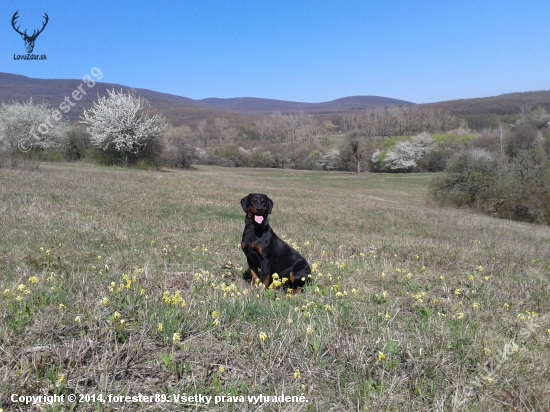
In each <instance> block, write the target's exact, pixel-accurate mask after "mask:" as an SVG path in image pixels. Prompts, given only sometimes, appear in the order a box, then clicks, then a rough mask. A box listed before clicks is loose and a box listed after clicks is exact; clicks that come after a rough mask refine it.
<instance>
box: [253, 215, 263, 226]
mask: <svg viewBox="0 0 550 412" xmlns="http://www.w3.org/2000/svg"><path fill="white" fill-rule="evenodd" d="M263 221H264V217H263V216H254V222H256V223H257V224H259V225H261V224H262V222H263Z"/></svg>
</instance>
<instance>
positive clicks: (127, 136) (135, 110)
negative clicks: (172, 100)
mask: <svg viewBox="0 0 550 412" xmlns="http://www.w3.org/2000/svg"><path fill="white" fill-rule="evenodd" d="M107 93H108V96H103V97H99V99H98V101H97V102H95V103H94V105H93V107H92V108H91V109H89V110H84V115H83V116H81V119H82V120H81V122H82V123H84V124H86V125H87V126H88V127H87V128H86V131H87V132H88V133H89V134H90V142H91V143H92V144H93V145H94V146H96V147H98V148H99V149H101V150H103V151H105V152H112V151H114V152H115V153H116V154H117V155H119V156H120V158H121V159H122V160H123V161H124V164H125V165H126V166H127V165H128V158H129V156H130V158H131V159H132V160H137V159H139V158H140V156H141V155H143V153H144V152H145V151H146V149H147V148H148V147H151V146H153V145H155V144H156V143H157V142H158V140H159V138H160V136H161V135H162V134H163V132H164V131H165V130H166V128H167V127H168V123H167V122H166V119H165V118H164V116H162V115H160V114H158V113H154V112H153V110H152V108H151V105H150V104H149V102H148V101H147V100H146V99H144V98H143V97H139V96H137V95H136V93H133V92H130V93H127V94H126V93H123V91H122V90H121V91H120V92H115V90H114V89H113V90H111V91H109V90H107Z"/></svg>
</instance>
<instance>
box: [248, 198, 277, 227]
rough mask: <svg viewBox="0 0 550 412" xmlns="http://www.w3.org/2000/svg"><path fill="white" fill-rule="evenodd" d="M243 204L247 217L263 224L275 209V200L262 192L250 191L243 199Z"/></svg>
mask: <svg viewBox="0 0 550 412" xmlns="http://www.w3.org/2000/svg"><path fill="white" fill-rule="evenodd" d="M241 206H242V208H243V210H244V212H245V213H246V217H247V218H249V219H251V220H253V221H254V223H255V224H257V225H261V224H262V223H263V222H264V220H265V219H266V218H267V215H269V214H270V213H271V210H272V209H273V201H272V200H271V199H270V198H269V197H267V195H262V194H260V193H250V194H249V195H248V196H245V197H243V198H242V199H241Z"/></svg>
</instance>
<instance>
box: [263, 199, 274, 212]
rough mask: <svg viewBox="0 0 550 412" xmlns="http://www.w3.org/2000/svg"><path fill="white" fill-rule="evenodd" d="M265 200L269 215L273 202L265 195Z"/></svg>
mask: <svg viewBox="0 0 550 412" xmlns="http://www.w3.org/2000/svg"><path fill="white" fill-rule="evenodd" d="M263 196H264V198H265V200H267V214H270V213H271V211H272V210H273V200H271V199H270V198H269V197H267V195H263Z"/></svg>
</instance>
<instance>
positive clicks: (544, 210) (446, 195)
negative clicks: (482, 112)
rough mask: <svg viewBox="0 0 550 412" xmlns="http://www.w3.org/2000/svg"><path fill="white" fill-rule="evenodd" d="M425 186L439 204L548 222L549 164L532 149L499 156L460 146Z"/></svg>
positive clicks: (549, 214)
mask: <svg viewBox="0 0 550 412" xmlns="http://www.w3.org/2000/svg"><path fill="white" fill-rule="evenodd" d="M429 190H430V195H431V197H432V198H433V199H435V200H436V201H437V202H438V203H440V204H451V205H455V206H468V207H472V208H475V209H477V210H479V211H481V212H484V213H488V214H491V215H493V216H496V217H502V218H507V219H514V220H521V221H527V222H536V223H546V224H550V165H549V164H548V162H547V161H546V160H545V159H544V158H541V156H540V153H538V152H537V151H535V150H519V151H517V152H516V153H515V156H514V157H505V156H501V157H499V158H497V157H496V156H495V155H493V154H492V153H490V152H488V151H486V150H484V149H480V148H474V149H470V150H464V151H462V152H459V153H457V154H456V155H455V156H453V157H452V158H451V160H450V161H449V164H448V166H447V169H446V171H445V174H443V175H441V176H437V177H436V178H434V179H433V180H432V182H431V184H430V189H429Z"/></svg>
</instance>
